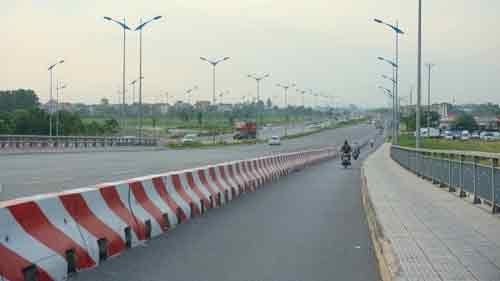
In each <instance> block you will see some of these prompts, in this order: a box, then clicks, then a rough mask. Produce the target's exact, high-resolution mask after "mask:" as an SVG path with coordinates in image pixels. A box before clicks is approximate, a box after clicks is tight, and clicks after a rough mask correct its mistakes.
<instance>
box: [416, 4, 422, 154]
mask: <svg viewBox="0 0 500 281" xmlns="http://www.w3.org/2000/svg"><path fill="white" fill-rule="evenodd" d="M417 49H418V51H417V110H416V123H417V124H416V126H415V127H416V129H417V131H416V132H415V135H416V140H415V146H416V148H420V104H421V101H422V100H421V98H422V0H418V48H417Z"/></svg>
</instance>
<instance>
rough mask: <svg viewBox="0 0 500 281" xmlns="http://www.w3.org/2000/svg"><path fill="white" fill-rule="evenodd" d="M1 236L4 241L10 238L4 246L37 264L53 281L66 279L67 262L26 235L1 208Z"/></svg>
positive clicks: (8, 213) (5, 210) (9, 214)
mask: <svg viewBox="0 0 500 281" xmlns="http://www.w3.org/2000/svg"><path fill="white" fill-rule="evenodd" d="M0 235H1V237H4V239H5V237H8V242H7V243H4V242H3V243H2V246H4V247H6V248H7V249H9V250H11V251H12V252H14V253H16V254H17V255H19V256H21V257H23V258H24V259H26V260H28V261H29V262H31V263H34V264H36V265H37V266H38V267H40V268H42V269H43V270H44V271H46V272H47V274H49V275H50V277H51V278H52V279H54V280H63V279H64V278H65V277H66V275H67V273H66V268H67V263H66V260H64V258H62V257H61V256H60V255H59V254H58V253H56V252H54V251H52V250H51V249H50V248H48V247H47V246H45V245H44V244H42V243H40V242H39V241H38V240H36V239H34V238H33V237H31V235H29V234H28V233H26V232H25V231H24V229H23V227H22V226H20V225H19V224H18V222H17V220H16V219H15V218H14V217H13V216H12V215H11V213H10V212H9V210H8V209H6V208H0ZM4 241H5V240H4Z"/></svg>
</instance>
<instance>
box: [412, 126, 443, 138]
mask: <svg viewBox="0 0 500 281" xmlns="http://www.w3.org/2000/svg"><path fill="white" fill-rule="evenodd" d="M428 129H429V130H427V128H420V136H421V137H424V138H429V137H431V138H439V137H440V135H441V134H440V131H439V129H436V128H428ZM413 134H414V135H416V132H415V133H413Z"/></svg>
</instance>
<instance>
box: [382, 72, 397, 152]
mask: <svg viewBox="0 0 500 281" xmlns="http://www.w3.org/2000/svg"><path fill="white" fill-rule="evenodd" d="M382 78H384V79H387V80H389V81H391V82H392V92H393V93H394V91H395V88H396V80H394V78H391V77H389V76H387V75H385V74H382ZM391 96H392V106H393V107H394V109H395V110H393V111H392V114H393V116H392V119H393V120H395V121H394V122H398V121H396V120H399V114H398V110H399V104H398V101H397V98H396V96H395V95H391ZM398 127H399V126H398V125H396V124H393V126H392V127H391V128H392V130H393V131H394V132H393V136H395V135H397V134H398V129H397V128H398ZM392 143H396V139H393V140H392Z"/></svg>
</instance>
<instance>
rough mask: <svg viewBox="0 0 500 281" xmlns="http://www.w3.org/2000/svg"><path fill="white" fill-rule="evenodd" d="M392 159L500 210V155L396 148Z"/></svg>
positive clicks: (421, 174) (463, 194)
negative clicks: (499, 162)
mask: <svg viewBox="0 0 500 281" xmlns="http://www.w3.org/2000/svg"><path fill="white" fill-rule="evenodd" d="M391 157H392V159H394V160H395V161H396V162H398V163H399V164H400V165H401V166H403V167H404V168H406V169H408V170H410V171H412V172H414V173H415V174H417V175H418V176H421V177H423V178H425V179H428V180H431V181H432V182H433V183H435V184H439V185H440V186H441V187H448V190H449V191H450V192H456V191H458V194H459V196H460V197H466V196H467V195H470V196H471V197H472V198H473V203H474V204H480V203H481V202H484V203H485V204H488V205H489V206H491V210H492V212H493V213H496V212H499V211H500V169H499V167H498V161H499V159H500V153H485V152H473V151H455V150H434V149H415V148H408V147H401V146H395V145H393V146H392V147H391Z"/></svg>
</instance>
